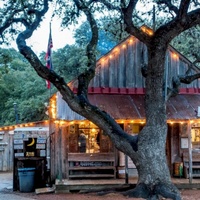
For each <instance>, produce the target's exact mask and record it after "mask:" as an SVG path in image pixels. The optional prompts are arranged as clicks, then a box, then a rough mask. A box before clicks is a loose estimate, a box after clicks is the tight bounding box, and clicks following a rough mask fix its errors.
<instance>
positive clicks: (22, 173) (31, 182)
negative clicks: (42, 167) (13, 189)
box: [18, 168, 35, 192]
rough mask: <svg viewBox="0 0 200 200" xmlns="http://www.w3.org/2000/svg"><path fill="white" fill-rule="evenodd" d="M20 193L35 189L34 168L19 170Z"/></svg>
mask: <svg viewBox="0 0 200 200" xmlns="http://www.w3.org/2000/svg"><path fill="white" fill-rule="evenodd" d="M18 176H19V190H20V192H33V191H34V189H35V168H19V169H18Z"/></svg>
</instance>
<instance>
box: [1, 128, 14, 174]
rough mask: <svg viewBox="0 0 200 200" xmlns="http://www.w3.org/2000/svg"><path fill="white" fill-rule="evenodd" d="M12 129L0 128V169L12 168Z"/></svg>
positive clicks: (8, 169) (9, 169) (10, 169)
mask: <svg viewBox="0 0 200 200" xmlns="http://www.w3.org/2000/svg"><path fill="white" fill-rule="evenodd" d="M12 143H13V130H8V129H5V130H0V171H12V169H13V149H12Z"/></svg>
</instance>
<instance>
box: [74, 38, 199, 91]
mask: <svg viewBox="0 0 200 200" xmlns="http://www.w3.org/2000/svg"><path fill="white" fill-rule="evenodd" d="M130 38H132V39H133V41H132V42H130ZM116 49H117V50H116ZM146 63H147V48H146V46H145V45H144V44H143V43H142V42H140V41H139V40H137V39H136V38H134V37H129V38H127V40H125V41H124V42H122V43H120V44H119V45H117V46H116V47H115V48H113V49H112V50H111V51H110V52H108V54H106V55H105V56H103V57H102V58H100V59H99V60H98V61H97V68H96V76H95V77H94V78H93V80H92V81H91V83H90V87H110V88H143V87H144V86H145V82H144V80H145V79H144V77H142V74H141V66H142V65H143V64H146ZM190 64H191V63H190V62H189V61H188V60H187V59H186V58H185V57H183V56H182V55H181V54H179V53H178V52H176V51H175V50H174V49H173V48H169V50H168V52H167V54H166V63H165V65H166V70H167V72H168V73H167V74H168V77H167V81H168V86H171V84H172V83H171V79H172V77H173V76H176V75H183V74H185V72H186V71H187V69H188V66H189V65H190ZM191 73H194V70H192V71H191V72H190V74H191ZM74 86H75V87H76V86H77V82H76V83H75V85H74ZM181 87H184V88H191V87H195V88H197V87H199V80H197V81H194V82H193V83H191V84H188V85H185V84H182V85H181Z"/></svg>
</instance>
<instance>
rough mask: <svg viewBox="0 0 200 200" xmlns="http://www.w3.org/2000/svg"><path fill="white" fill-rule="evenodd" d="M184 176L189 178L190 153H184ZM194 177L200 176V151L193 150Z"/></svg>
mask: <svg viewBox="0 0 200 200" xmlns="http://www.w3.org/2000/svg"><path fill="white" fill-rule="evenodd" d="M183 172H184V177H185V178H189V154H188V153H183ZM192 177H200V153H197V152H192Z"/></svg>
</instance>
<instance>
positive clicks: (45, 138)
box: [0, 120, 50, 190]
mask: <svg viewBox="0 0 200 200" xmlns="http://www.w3.org/2000/svg"><path fill="white" fill-rule="evenodd" d="M0 153H1V155H0V171H13V190H19V174H18V169H19V168H26V169H27V170H28V168H34V174H35V182H34V187H35V188H40V187H45V186H46V184H47V183H49V177H48V176H49V172H48V171H49V170H50V144H49V122H48V120H47V121H42V122H41V121H40V122H33V123H24V124H17V125H13V126H4V127H0Z"/></svg>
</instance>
